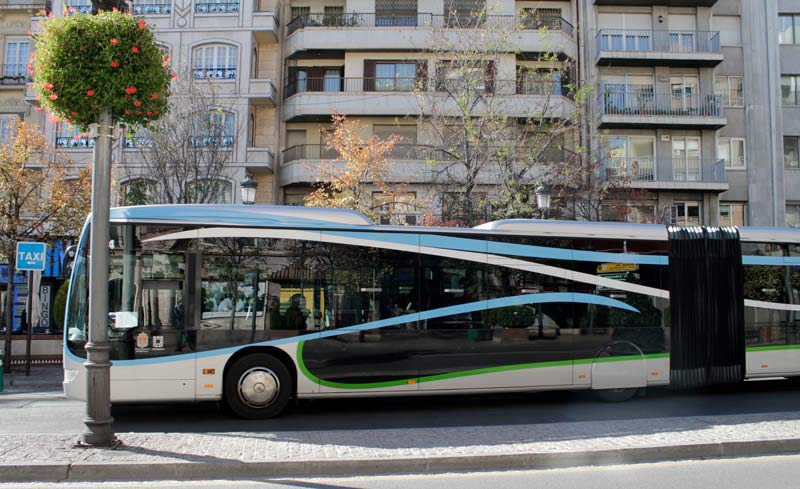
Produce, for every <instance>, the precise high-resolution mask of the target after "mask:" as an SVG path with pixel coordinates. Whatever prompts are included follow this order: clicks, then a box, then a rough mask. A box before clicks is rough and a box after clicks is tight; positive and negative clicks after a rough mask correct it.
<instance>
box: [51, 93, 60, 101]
mask: <svg viewBox="0 0 800 489" xmlns="http://www.w3.org/2000/svg"><path fill="white" fill-rule="evenodd" d="M57 98H58V95H56V94H54V93H51V94H50V100H55V99H57Z"/></svg>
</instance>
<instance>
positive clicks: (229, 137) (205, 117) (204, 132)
mask: <svg viewBox="0 0 800 489" xmlns="http://www.w3.org/2000/svg"><path fill="white" fill-rule="evenodd" d="M235 120H236V118H235V117H234V115H233V114H232V113H230V112H222V111H219V112H209V113H207V114H198V115H196V116H195V117H194V121H193V124H192V126H193V127H192V139H191V140H192V145H193V146H195V147H202V148H206V147H209V148H230V147H232V146H233V141H234V121H235Z"/></svg>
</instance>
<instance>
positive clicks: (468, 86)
mask: <svg viewBox="0 0 800 489" xmlns="http://www.w3.org/2000/svg"><path fill="white" fill-rule="evenodd" d="M571 28H572V27H571V26H570V25H568V24H567V23H566V21H564V20H563V19H561V18H560V17H557V16H553V15H551V14H548V13H546V12H545V13H541V14H540V13H539V12H538V11H537V10H536V9H529V10H527V11H526V12H524V13H520V14H519V15H517V16H515V17H511V16H498V15H493V14H492V10H491V9H490V8H482V9H475V10H470V11H466V12H459V11H456V10H451V11H450V12H448V13H446V14H445V18H444V20H443V22H442V23H441V25H439V26H435V27H434V28H433V29H432V35H431V38H430V39H429V42H428V48H427V54H428V61H426V62H420V64H419V65H418V70H417V71H418V73H417V77H416V81H415V92H416V94H417V95H418V100H419V103H420V114H421V115H420V126H421V127H422V128H423V129H422V132H423V134H425V136H424V137H425V138H426V140H427V142H428V144H430V145H431V146H432V151H431V152H430V153H431V154H432V155H433V156H432V157H431V161H429V164H430V168H431V173H432V180H433V184H434V187H435V188H436V190H437V192H438V193H439V194H441V195H442V199H443V204H445V203H447V204H449V205H448V207H451V208H455V209H458V210H459V211H460V213H461V214H460V215H459V216H453V215H449V216H446V217H445V220H446V221H448V222H449V223H458V224H463V225H473V224H476V223H478V222H480V221H482V220H486V219H500V218H513V217H531V216H534V215H537V214H540V212H541V210H540V209H537V207H536V199H535V198H534V192H535V189H536V188H537V187H540V186H547V187H550V188H551V189H552V190H551V191H552V194H553V196H554V197H555V198H556V202H557V203H558V204H562V203H564V204H569V205H568V206H567V207H568V208H567V209H564V211H563V212H559V213H558V214H559V216H560V217H564V218H571V219H582V220H600V219H602V217H603V212H601V210H602V208H603V207H604V206H605V205H607V203H608V201H609V200H615V201H618V202H627V201H629V200H630V199H631V198H635V197H636V196H638V195H640V194H641V193H642V192H632V191H631V189H630V180H629V178H628V177H627V176H626V175H624V174H620V173H615V172H609V171H605V168H604V166H603V162H602V161H601V160H597V159H593V158H590V157H589V156H588V154H587V151H586V148H585V147H584V144H582V141H581V132H582V131H581V129H582V128H584V127H586V126H587V125H589V124H592V123H593V122H594V121H592V120H590V119H589V116H588V115H587V114H588V111H587V110H586V108H587V107H586V106H587V103H588V100H589V97H590V94H591V92H592V87H591V85H589V84H586V85H583V86H579V85H578V84H577V83H575V82H574V81H573V80H575V76H574V73H575V70H576V65H575V61H574V60H570V59H568V58H565V57H564V56H563V55H562V54H561V53H562V52H563V49H561V48H562V46H560V45H558V43H559V42H560V41H559V39H561V36H559V35H557V33H556V31H558V30H567V31H569V30H570V29H571ZM524 32H528V33H530V32H536V33H537V34H538V35H539V37H540V39H542V40H543V41H544V45H545V46H547V50H546V51H545V52H538V53H533V54H532V53H522V52H520V50H519V49H518V48H517V47H516V45H515V40H516V39H519V38H520V36H522V35H523V33H524ZM427 63H435V68H433V69H429V68H430V67H428V66H427ZM429 71H431V72H432V76H430V80H429V76H428V72H429ZM454 217H456V219H454Z"/></svg>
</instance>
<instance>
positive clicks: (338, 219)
mask: <svg viewBox="0 0 800 489" xmlns="http://www.w3.org/2000/svg"><path fill="white" fill-rule="evenodd" d="M111 220H112V221H116V222H120V221H130V222H147V223H170V224H198V225H216V226H220V225H222V226H226V225H227V226H259V227H300V228H304V227H305V228H328V227H337V228H353V227H356V228H362V229H363V228H365V227H368V228H371V230H376V229H380V230H382V231H394V232H423V233H442V232H444V233H452V232H457V233H466V234H469V233H478V234H482V233H498V232H499V233H503V234H519V235H531V236H554V237H564V238H600V239H635V240H647V241H667V240H668V239H669V234H668V232H667V226H665V225H663V224H635V223H624V222H589V221H554V220H540V219H504V220H499V221H492V222H487V223H485V224H481V225H479V226H475V227H474V228H441V227H419V226H379V225H375V224H374V223H373V222H372V221H371V220H370V219H369V218H367V217H366V216H365V215H364V214H361V213H360V212H357V211H353V210H348V209H326V208H321V207H300V206H281V205H230V204H165V205H147V206H132V207H115V208H113V209H111ZM738 230H739V236H740V237H741V240H742V241H744V242H758V243H800V229H793V228H779V227H750V226H744V227H739V228H738Z"/></svg>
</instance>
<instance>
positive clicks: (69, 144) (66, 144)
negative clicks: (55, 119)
mask: <svg viewBox="0 0 800 489" xmlns="http://www.w3.org/2000/svg"><path fill="white" fill-rule="evenodd" d="M56 148H77V149H88V148H94V139H93V138H84V137H79V138H76V137H75V136H58V137H56Z"/></svg>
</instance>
